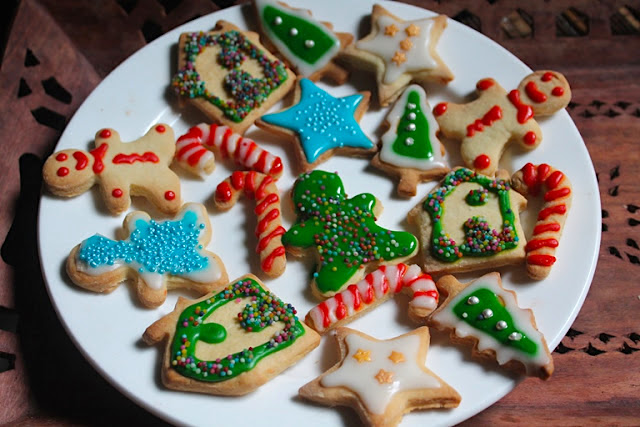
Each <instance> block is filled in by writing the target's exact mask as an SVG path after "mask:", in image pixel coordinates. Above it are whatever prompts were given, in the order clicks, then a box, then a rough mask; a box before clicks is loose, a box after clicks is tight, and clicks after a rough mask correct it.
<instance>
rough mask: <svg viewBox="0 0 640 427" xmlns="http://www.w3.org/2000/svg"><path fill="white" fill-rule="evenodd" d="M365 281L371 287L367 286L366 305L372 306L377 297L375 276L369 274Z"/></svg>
mask: <svg viewBox="0 0 640 427" xmlns="http://www.w3.org/2000/svg"><path fill="white" fill-rule="evenodd" d="M364 279H365V280H366V281H367V283H368V284H369V286H367V294H366V295H365V296H364V302H365V303H366V304H371V302H372V301H373V300H374V298H375V295H374V294H373V276H372V275H371V274H367V276H366V277H365V278H364Z"/></svg>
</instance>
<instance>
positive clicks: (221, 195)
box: [216, 181, 232, 203]
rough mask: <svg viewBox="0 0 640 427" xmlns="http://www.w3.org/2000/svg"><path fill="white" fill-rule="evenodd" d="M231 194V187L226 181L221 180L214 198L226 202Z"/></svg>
mask: <svg viewBox="0 0 640 427" xmlns="http://www.w3.org/2000/svg"><path fill="white" fill-rule="evenodd" d="M231 196H232V193H231V187H230V186H229V184H227V181H222V182H221V183H220V184H218V187H217V188H216V200H218V201H221V202H225V203H226V202H228V201H229V200H231Z"/></svg>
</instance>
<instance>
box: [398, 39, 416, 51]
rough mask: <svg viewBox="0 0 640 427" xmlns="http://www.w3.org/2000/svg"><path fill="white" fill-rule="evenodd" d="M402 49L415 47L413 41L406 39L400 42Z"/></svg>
mask: <svg viewBox="0 0 640 427" xmlns="http://www.w3.org/2000/svg"><path fill="white" fill-rule="evenodd" d="M400 47H401V48H402V50H410V49H411V48H412V47H413V43H412V42H411V40H409V39H404V40H402V41H401V42H400Z"/></svg>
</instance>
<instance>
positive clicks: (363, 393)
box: [321, 334, 441, 414]
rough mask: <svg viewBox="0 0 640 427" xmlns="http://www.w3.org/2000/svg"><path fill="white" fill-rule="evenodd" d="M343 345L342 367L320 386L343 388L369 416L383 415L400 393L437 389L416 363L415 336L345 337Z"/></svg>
mask: <svg viewBox="0 0 640 427" xmlns="http://www.w3.org/2000/svg"><path fill="white" fill-rule="evenodd" d="M345 343H346V345H347V348H348V350H349V352H348V354H347V356H346V357H345V358H344V360H343V361H342V365H340V368H338V369H337V370H336V371H334V372H331V373H329V374H327V375H325V376H324V377H322V380H321V384H322V385H323V386H325V387H347V388H348V389H349V390H352V391H353V392H355V393H356V394H357V395H358V397H360V399H361V400H362V403H363V404H364V406H365V407H366V408H367V410H368V411H369V412H371V413H374V414H382V413H384V412H385V409H386V408H387V406H388V405H389V403H390V402H391V400H392V399H393V397H394V396H395V395H397V394H398V393H401V392H403V391H406V390H415V389H420V388H431V389H433V388H440V387H441V384H440V381H439V380H438V379H436V378H435V377H434V376H432V375H430V374H429V373H427V372H425V371H424V369H423V368H422V367H423V366H424V361H419V360H418V353H419V350H420V345H421V340H420V337H419V336H418V335H404V336H400V337H397V338H394V339H390V340H387V341H374V340H371V339H366V338H364V337H361V336H360V335H357V334H349V335H347V336H346V338H345ZM363 355H365V356H364V357H363ZM420 363H422V367H421V366H420Z"/></svg>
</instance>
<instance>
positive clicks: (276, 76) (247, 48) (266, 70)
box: [171, 30, 288, 123]
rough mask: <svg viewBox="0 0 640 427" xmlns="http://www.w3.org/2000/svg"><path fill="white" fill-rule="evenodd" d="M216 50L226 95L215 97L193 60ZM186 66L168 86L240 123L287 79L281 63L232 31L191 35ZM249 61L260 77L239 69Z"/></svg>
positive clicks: (187, 45)
mask: <svg viewBox="0 0 640 427" xmlns="http://www.w3.org/2000/svg"><path fill="white" fill-rule="evenodd" d="M213 47H215V48H218V49H219V50H220V52H219V53H218V54H217V57H218V58H217V59H218V62H217V63H218V65H219V66H220V68H221V69H222V70H226V71H228V74H226V75H225V76H224V78H223V81H222V83H221V86H222V88H223V89H224V93H225V95H223V96H221V94H216V93H214V91H212V90H211V87H207V84H206V82H205V80H204V79H203V78H202V76H201V74H200V73H199V71H198V70H197V69H196V59H197V57H198V55H200V54H201V53H202V52H203V51H204V50H205V49H208V48H213ZM184 54H185V55H186V65H185V67H184V68H182V69H180V70H178V72H177V74H176V75H175V76H174V77H173V79H172V81H171V85H172V86H173V87H174V88H175V90H176V92H177V93H178V94H180V95H182V96H186V97H188V98H203V99H205V100H207V101H208V102H210V103H211V104H213V105H214V106H216V107H217V108H219V109H220V110H221V111H222V112H223V113H224V115H225V116H226V117H227V118H229V119H230V120H232V121H233V122H235V123H239V122H241V121H242V120H244V118H245V117H246V116H247V115H248V114H249V113H251V111H253V110H254V109H256V108H258V107H260V105H262V103H263V102H264V101H265V100H266V99H267V98H268V97H269V95H270V94H271V92H273V91H274V90H276V89H277V88H278V87H280V85H282V84H283V83H284V82H285V81H286V80H287V78H288V76H287V69H286V67H285V66H284V64H282V62H280V61H278V60H277V59H270V57H269V56H268V55H267V54H266V53H265V52H264V51H263V50H261V49H260V48H258V47H257V46H256V45H255V44H253V43H252V42H251V41H249V40H248V39H247V38H246V37H245V36H244V35H243V34H242V33H240V32H238V31H235V30H232V31H226V32H222V33H204V32H199V33H191V34H189V36H188V38H187V41H186V43H185V45H184ZM248 59H251V60H252V61H256V62H257V63H258V64H260V67H261V68H262V70H261V71H262V73H261V74H263V76H262V77H256V76H252V75H251V74H249V73H248V72H247V71H245V70H244V69H243V67H242V65H243V63H244V62H245V61H246V60H248Z"/></svg>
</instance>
